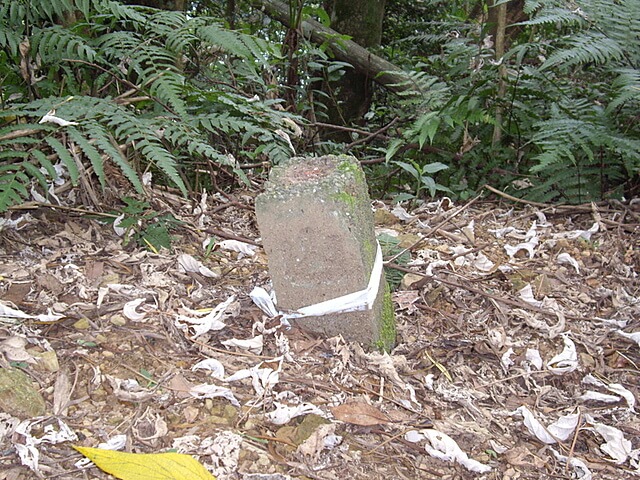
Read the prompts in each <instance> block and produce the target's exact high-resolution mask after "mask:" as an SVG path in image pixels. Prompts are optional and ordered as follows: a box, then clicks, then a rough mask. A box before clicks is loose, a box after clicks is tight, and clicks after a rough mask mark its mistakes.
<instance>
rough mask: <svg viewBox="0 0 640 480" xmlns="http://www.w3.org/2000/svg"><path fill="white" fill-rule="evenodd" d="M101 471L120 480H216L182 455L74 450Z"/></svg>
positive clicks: (84, 448)
mask: <svg viewBox="0 0 640 480" xmlns="http://www.w3.org/2000/svg"><path fill="white" fill-rule="evenodd" d="M73 448H75V449H76V450H77V451H79V452H80V453H81V454H83V455H84V456H85V457H87V458H88V459H89V460H91V461H92V462H93V463H95V464H96V466H98V468H100V469H101V470H104V471H105V472H107V473H110V474H111V475H113V476H114V477H116V478H120V479H122V480H215V478H216V477H214V476H213V475H211V474H210V473H209V472H208V471H207V469H206V468H204V467H203V466H202V465H201V464H200V463H198V461H197V460H196V459H195V458H193V457H192V456H190V455H183V454H182V453H123V452H116V451H113V450H104V449H102V448H90V447H76V446H74V447H73Z"/></svg>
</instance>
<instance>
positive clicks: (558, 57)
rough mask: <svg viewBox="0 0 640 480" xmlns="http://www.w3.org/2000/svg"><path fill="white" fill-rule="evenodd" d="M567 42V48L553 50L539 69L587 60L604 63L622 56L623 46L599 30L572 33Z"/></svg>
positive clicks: (578, 63)
mask: <svg viewBox="0 0 640 480" xmlns="http://www.w3.org/2000/svg"><path fill="white" fill-rule="evenodd" d="M568 43H569V45H570V47H569V48H563V49H561V50H558V51H556V52H554V53H553V54H552V55H550V56H549V58H548V59H547V61H546V62H544V64H543V65H542V67H541V69H548V68H551V67H555V66H558V65H561V66H565V67H571V66H574V65H583V64H585V63H589V62H593V63H596V64H605V63H608V62H615V61H618V60H620V59H621V58H623V57H624V48H623V47H622V46H621V45H620V44H618V42H616V41H615V40H613V39H611V38H609V37H607V36H605V35H604V34H602V33H600V32H582V33H578V34H575V35H572V36H571V38H570V39H569V41H568Z"/></svg>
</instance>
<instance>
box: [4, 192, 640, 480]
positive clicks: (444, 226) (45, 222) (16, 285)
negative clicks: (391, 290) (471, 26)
mask: <svg viewBox="0 0 640 480" xmlns="http://www.w3.org/2000/svg"><path fill="white" fill-rule="evenodd" d="M225 202H226V203H225ZM252 202H253V198H252V194H238V196H237V200H236V201H235V202H228V201H227V200H225V199H223V198H222V197H220V198H214V199H213V200H211V199H210V200H209V205H208V211H202V208H200V210H199V211H196V210H195V209H194V208H193V207H192V206H191V205H189V204H187V203H185V202H184V201H182V200H179V199H176V198H174V197H172V196H168V195H163V194H158V195H157V197H156V198H155V199H154V200H153V202H152V205H153V207H152V210H153V211H155V212H158V211H162V212H165V213H171V214H172V215H174V216H175V217H176V218H177V219H179V220H182V221H184V222H185V223H184V224H183V225H182V226H181V227H180V228H179V229H178V230H176V231H173V232H172V235H173V242H172V250H171V251H164V250H163V251H160V252H152V251H150V250H149V249H148V248H145V247H144V246H140V245H137V244H136V242H135V241H134V240H133V239H131V240H130V241H128V242H127V241H125V240H123V238H122V237H119V236H117V235H116V234H115V232H114V229H113V228H112V226H111V225H110V224H107V223H104V222H103V219H102V218H100V217H90V216H88V215H86V214H85V213H84V212H82V211H80V210H73V209H71V210H67V209H61V208H51V207H44V206H34V207H33V208H31V209H16V210H13V211H11V212H10V214H9V215H7V218H11V219H12V220H17V219H21V220H20V222H19V223H18V225H15V226H11V225H5V226H4V227H2V228H1V229H0V304H2V305H4V306H8V307H11V308H14V309H19V310H20V311H22V312H25V313H28V314H32V315H38V314H46V313H47V311H48V310H50V311H51V312H54V313H56V312H57V313H61V314H63V315H62V316H60V318H58V319H56V320H54V321H42V320H51V319H43V318H40V319H34V318H30V319H16V318H15V317H12V316H11V315H7V316H5V317H0V342H3V343H2V351H3V352H4V359H3V366H4V367H8V366H9V364H12V365H13V366H15V367H17V368H20V369H21V370H23V371H24V372H26V373H27V374H28V376H29V377H30V378H31V380H32V381H33V382H34V385H35V386H36V387H37V390H38V391H39V392H40V393H41V395H42V396H43V397H44V399H45V402H46V409H45V412H44V413H43V415H42V416H39V417H36V418H31V417H28V416H25V415H22V418H19V419H16V417H12V416H10V415H8V414H7V413H3V414H0V415H2V417H1V419H2V421H1V422H0V452H1V454H0V472H2V473H0V479H12V480H18V479H27V478H36V477H37V476H40V477H42V478H48V479H53V478H55V479H87V478H92V479H103V478H113V477H111V476H109V475H108V474H106V473H103V472H102V471H100V470H99V469H97V468H95V467H93V466H88V467H79V466H77V463H76V462H78V461H79V460H80V459H81V458H82V456H81V455H80V454H79V453H77V452H76V451H75V450H73V448H72V445H82V446H90V447H96V446H98V445H99V444H101V443H102V442H107V441H108V440H110V439H113V438H114V437H115V436H116V435H125V436H126V437H119V438H123V439H124V446H123V448H122V450H123V451H128V452H135V453H157V452H164V451H167V450H170V449H177V451H180V452H183V453H188V454H191V455H193V456H195V457H196V458H197V459H198V460H199V461H200V462H201V463H202V464H204V465H205V466H207V467H208V468H209V469H210V471H212V472H213V473H214V474H215V475H216V476H217V478H218V479H221V480H223V479H257V478H260V479H265V480H266V479H271V480H276V479H286V478H312V479H346V478H349V479H365V478H367V479H368V478H381V479H382V478H384V479H403V478H407V479H417V478H424V479H431V478H442V479H466V478H469V479H471V478H487V479H490V478H500V479H539V478H589V477H588V476H587V475H586V471H585V469H584V468H585V467H586V468H588V470H589V471H590V472H591V473H592V474H593V477H594V478H601V479H611V480H614V479H615V480H618V479H621V478H630V477H632V476H638V475H640V470H639V464H640V458H639V457H640V450H639V449H640V418H639V417H638V414H637V413H636V409H637V408H634V405H633V403H634V401H635V400H634V399H635V398H638V394H639V393H640V387H639V383H640V382H639V378H640V369H639V367H640V343H639V342H640V340H639V339H638V335H640V334H638V333H637V332H639V331H640V277H639V272H640V235H639V234H640V215H639V214H638V212H634V211H633V210H632V209H631V208H630V207H627V206H625V205H622V204H617V205H609V206H600V207H595V206H594V207H593V208H592V207H590V206H587V207H570V208H569V207H567V208H564V209H563V208H552V207H548V208H543V207H542V206H535V207H534V206H531V205H527V206H522V205H520V206H518V205H514V204H510V203H508V202H505V203H502V202H498V201H494V202H489V201H483V202H481V201H478V202H475V203H469V204H467V205H463V204H457V205H454V204H452V203H451V202H448V201H442V202H434V203H433V204H428V205H424V206H423V207H421V208H420V209H417V210H414V211H412V212H410V213H411V214H412V217H411V218H407V219H404V220H400V219H398V218H397V216H394V215H393V214H391V212H390V211H389V207H388V206H383V205H382V204H377V205H376V207H377V208H378V209H379V212H378V213H377V214H376V218H377V220H378V222H379V225H378V227H379V228H380V229H385V231H387V233H394V234H397V235H399V237H398V239H399V241H400V242H401V245H402V246H406V247H412V248H411V252H412V257H411V263H410V264H405V265H402V266H401V267H402V269H403V271H402V273H403V274H404V273H407V272H408V271H413V272H415V273H414V274H407V275H406V276H405V277H404V280H403V284H402V285H401V286H400V288H398V289H397V290H396V292H395V294H394V300H395V307H396V316H397V326H398V339H397V346H396V348H395V349H394V350H393V352H391V355H382V354H379V353H377V352H367V351H365V350H363V349H362V348H360V347H359V346H358V345H354V344H347V343H345V342H344V341H342V340H341V339H340V338H328V339H327V338H311V337H309V336H308V335H306V334H305V333H304V332H302V331H299V330H297V329H290V330H286V329H285V328H284V327H281V326H280V324H279V322H278V321H277V320H273V319H268V318H267V317H266V316H265V314H264V313H263V312H262V311H261V310H260V309H259V308H258V307H257V306H256V305H254V303H253V302H252V300H251V299H250V297H249V293H250V292H251V291H252V289H253V288H254V287H255V286H262V287H267V286H268V282H269V277H268V272H267V262H266V258H265V256H264V253H263V252H262V250H261V249H260V248H257V249H256V251H255V255H249V254H248V253H249V252H248V251H247V253H246V254H241V253H238V252H236V251H233V250H229V249H225V248H224V247H227V248H233V244H231V245H228V244H222V245H221V246H219V247H216V248H214V249H213V251H212V252H211V253H210V254H209V255H206V252H205V250H204V249H203V247H202V242H203V240H205V239H206V238H207V237H210V236H211V233H212V232H216V233H217V234H218V235H217V239H218V240H224V239H225V238H224V237H226V238H231V239H235V240H238V239H249V240H251V241H252V242H253V243H259V242H258V239H259V233H258V232H257V230H256V228H255V223H254V218H253V213H252ZM243 206H244V207H245V208H243ZM472 222H473V224H472ZM534 222H535V226H534V227H533V228H532V226H533V225H534ZM594 225H595V227H594ZM508 227H513V230H502V229H506V228H508ZM590 229H591V230H590ZM389 230H391V231H392V232H389ZM578 231H582V232H583V234H582V235H581V236H580V234H579V233H575V232H578ZM588 231H590V232H591V233H590V234H589V233H586V232H588ZM421 238H422V240H420V239H421ZM534 238H535V240H534ZM418 241H420V243H417V242H418ZM141 243H143V241H142V242H141ZM518 244H525V246H523V247H521V248H519V249H517V250H516V251H515V252H510V253H511V254H512V255H509V252H508V251H507V250H506V249H505V245H508V246H517V245H518ZM182 254H189V255H192V256H193V258H195V260H196V261H200V262H201V265H202V266H205V267H207V268H208V269H209V270H206V269H202V270H200V271H199V272H185V271H181V269H180V267H179V264H180V263H181V261H182V262H184V257H180V255H182ZM480 254H482V255H480ZM181 259H182V260H181ZM573 262H575V263H573ZM210 272H211V273H210ZM212 274H213V275H215V276H210V275H212ZM425 275H426V276H425ZM528 287H530V293H531V295H532V297H527V296H526V292H527V288H528ZM523 289H524V290H523ZM345 293H347V292H345ZM232 296H233V297H234V299H232V300H230V301H229V303H228V305H227V306H226V309H224V311H222V312H220V315H219V318H218V319H217V320H218V322H222V323H223V324H224V325H223V326H222V327H220V324H219V323H218V324H215V322H214V324H215V325H217V327H215V328H218V327H219V329H218V330H213V329H211V330H208V331H204V330H206V329H203V333H201V334H200V335H199V336H197V337H195V332H196V330H195V328H197V324H189V323H188V321H187V320H186V318H190V319H195V318H199V317H198V312H196V311H195V310H199V311H200V312H201V313H209V311H210V310H207V309H213V308H215V307H216V306H218V305H220V304H221V303H222V302H225V301H227V300H228V299H229V298H230V297H232ZM133 300H138V301H137V303H135V304H131V303H129V302H131V301H133ZM536 302H537V303H536ZM200 318H201V316H200ZM620 332H622V333H620ZM634 332H635V335H636V337H625V336H624V335H623V334H624V333H626V334H633V333H634ZM260 335H262V338H261V340H262V342H261V341H260V337H259V336H260ZM16 338H22V339H25V340H26V342H24V345H23V346H22V347H16V344H15V343H11V341H14V342H15V341H16V340H15V339H16ZM234 339H236V340H247V339H253V341H252V342H251V343H248V344H245V343H243V342H235V341H234ZM229 340H232V341H231V342H227V344H223V342H225V341H229ZM7 342H8V343H7ZM19 343H20V342H18V344H19ZM235 344H237V345H238V346H233V345H235ZM571 344H573V345H574V346H575V350H576V355H575V357H572V355H571ZM7 345H12V348H8V347H7ZM563 351H564V352H565V353H566V354H567V356H566V358H563V359H559V360H558V359H556V360H553V358H554V357H555V356H556V355H558V354H561V352H563ZM47 352H49V353H47ZM535 352H538V355H539V356H536V353H535ZM43 358H44V359H46V360H43ZM204 359H216V360H218V361H219V362H220V364H221V365H222V366H223V367H224V374H222V375H221V376H222V378H223V379H227V378H228V377H229V376H231V375H233V374H234V373H237V372H242V371H243V370H245V369H247V370H249V372H248V373H247V378H244V379H238V380H232V381H224V380H221V379H219V378H215V377H216V374H215V373H212V372H211V371H209V370H207V369H206V368H197V369H193V367H194V365H196V364H197V363H198V362H200V361H202V360H204ZM539 362H541V363H539ZM216 365H218V364H216ZM258 366H259V369H258V368H254V367H258ZM251 369H253V370H251ZM276 372H278V373H277V374H276ZM252 374H253V377H252V376H251V375H252ZM261 374H265V375H266V376H261ZM218 376H220V375H218ZM585 378H586V381H585ZM591 379H593V380H591ZM589 381H591V383H588V382H589ZM598 382H599V383H598ZM211 385H216V386H218V387H224V388H222V389H219V390H213V389H212V388H209V387H210V386H211ZM198 386H200V387H198ZM225 389H228V390H225ZM214 391H215V392H217V393H215V394H213V393H212V392H214ZM588 391H592V392H597V393H598V394H599V395H593V394H588V393H587V392H588ZM601 394H606V395H608V396H609V397H604V396H602V395H601ZM215 395H218V396H215ZM616 398H617V400H616ZM14 401H15V402H19V401H20V400H19V399H15V400H14ZM278 404H282V405H284V406H288V407H292V408H293V407H300V405H302V404H307V405H306V410H304V411H303V414H301V415H300V416H297V417H295V418H293V419H291V420H290V421H288V422H286V423H285V424H283V425H277V424H274V423H273V421H272V420H274V419H277V415H275V414H274V413H273V412H275V411H277V405H278ZM13 406H14V407H15V406H16V405H13ZM523 406H524V407H526V408H527V409H528V410H529V411H530V412H531V413H532V415H533V417H534V418H535V419H537V420H538V421H539V422H541V424H542V425H544V426H545V427H548V426H549V425H550V424H552V423H553V422H556V421H557V420H558V419H559V418H561V417H565V416H566V418H565V420H567V421H568V422H569V423H571V422H572V421H573V422H575V423H576V424H577V428H572V429H570V430H569V434H568V436H567V437H566V439H564V440H560V441H559V442H556V443H554V444H545V443H544V442H543V441H541V440H540V439H539V438H537V437H536V436H535V435H534V434H533V433H532V432H531V431H530V430H529V429H528V428H527V426H526V425H525V422H524V421H523V414H522V412H523V409H521V407H523ZM517 409H519V411H518V413H516V410H517ZM10 411H12V410H11V409H9V408H7V407H6V403H5V412H10ZM284 412H285V410H281V411H280V413H284ZM304 412H308V413H304ZM572 415H573V416H572ZM285 420H286V419H285ZM19 425H21V427H20V428H18V426H19ZM63 425H66V427H68V429H69V432H68V433H67V434H68V435H69V437H67V438H69V439H67V440H66V441H65V440H64V438H61V441H60V443H55V442H54V441H48V440H46V439H45V440H43V436H44V435H45V434H46V433H48V432H49V430H47V428H46V427H47V426H49V427H50V428H51V429H52V431H53V432H60V431H61V430H64V428H63ZM602 425H605V426H608V427H614V428H615V429H617V430H618V431H619V432H620V433H621V434H622V436H623V439H624V441H618V443H615V441H614V440H611V438H609V439H607V438H605V436H606V434H605V429H604V427H602ZM16 428H18V430H16ZM543 430H544V429H543ZM560 430H562V429H560ZM411 431H415V432H421V433H422V436H421V435H416V434H415V433H408V432H411ZM434 431H438V432H442V433H445V434H446V435H448V436H449V437H451V438H452V439H453V440H454V441H455V442H456V443H457V445H458V446H459V447H460V449H461V450H462V451H463V452H464V453H466V454H467V455H468V457H469V458H470V459H473V460H475V461H476V462H479V463H478V464H482V465H486V466H488V467H490V468H491V469H490V470H489V471H488V472H485V473H479V472H477V471H476V472H474V471H470V470H469V469H468V468H466V467H465V466H463V465H462V464H460V463H454V462H451V461H447V460H442V459H437V458H435V457H434V456H432V455H430V454H429V453H428V452H427V450H426V449H425V445H429V446H430V445H431V444H432V443H433V442H431V443H430V442H429V440H427V438H424V436H428V435H427V433H426V432H434ZM551 431H552V433H553V435H552V436H556V437H557V435H558V434H557V430H553V429H551ZM25 432H27V433H25ZM554 432H555V433H554ZM543 433H544V432H543ZM546 433H547V434H548V433H549V432H548V431H547V432H546ZM612 435H613V434H612ZM74 437H75V439H73V438H74ZM50 438H51V437H50ZM30 439H31V440H30ZM33 439H36V440H38V441H36V442H35V443H32V444H31V445H32V447H31V448H33V449H35V450H37V452H38V453H39V458H38V465H37V468H36V467H33V466H32V467H33V468H34V469H35V471H34V470H32V469H29V468H28V467H26V466H23V465H22V464H21V459H20V456H19V455H18V452H19V450H20V448H21V447H20V446H21V445H26V444H28V443H29V441H32V440H33ZM40 440H41V441H40ZM410 440H417V441H415V442H412V441H410ZM552 441H553V440H552ZM607 441H609V442H613V443H609V444H608V446H603V445H605V444H606V443H607ZM625 441H626V442H630V444H628V443H625ZM434 446H435V447H437V445H434ZM554 450H555V452H557V455H556V454H554V453H553V451H554ZM31 452H32V456H33V450H32V451H31ZM616 455H617V462H618V463H616V461H615V458H614V457H616ZM27 456H28V455H27ZM30 458H32V457H30ZM563 458H564V460H563ZM567 459H568V461H569V465H567ZM575 460H578V461H580V462H582V465H583V467H581V466H580V465H579V464H576V463H575V462H574V461H575ZM478 468H484V467H478ZM258 474H260V475H258ZM159 478H160V477H159ZM162 478H168V477H162Z"/></svg>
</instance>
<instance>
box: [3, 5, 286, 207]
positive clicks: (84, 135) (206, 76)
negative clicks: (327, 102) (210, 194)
mask: <svg viewBox="0 0 640 480" xmlns="http://www.w3.org/2000/svg"><path fill="white" fill-rule="evenodd" d="M274 54H275V51H274V48H273V47H272V46H271V45H270V44H269V43H268V42H267V41H265V40H264V39H262V38H258V37H254V36H251V35H247V34H245V33H242V32H237V31H231V30H227V29H225V28H224V27H222V26H221V25H220V24H219V21H218V20H217V19H214V18H206V17H191V16H187V15H186V14H184V13H181V12H172V11H171V12H170V11H156V10H153V9H150V8H146V7H144V8H143V7H136V6H129V5H122V4H120V3H118V2H114V1H105V0H96V1H86V0H53V1H49V0H48V1H46V2H45V1H30V2H26V3H25V2H24V1H23V0H10V1H8V2H4V4H3V6H2V7H0V79H2V82H3V90H2V92H1V94H0V148H1V149H2V151H1V152H0V158H1V159H2V162H3V165H4V166H3V170H2V175H3V177H2V178H1V179H0V180H1V181H0V185H2V187H1V188H2V193H3V194H2V195H1V196H0V211H4V210H6V208H7V207H8V206H10V205H11V204H14V203H16V202H19V201H22V200H25V199H27V198H28V197H29V193H28V192H29V191H30V189H31V185H30V183H31V179H33V180H35V181H36V182H37V183H38V185H39V191H40V193H41V194H43V193H45V192H47V190H48V189H49V186H50V185H51V184H52V182H54V181H55V180H58V179H59V178H60V177H65V178H66V177H67V176H68V178H69V180H70V181H71V182H72V183H73V184H74V185H76V184H77V183H78V180H79V177H80V175H85V174H88V173H87V172H91V175H93V176H94V177H95V179H96V180H97V181H98V182H99V183H100V185H102V187H105V186H106V184H107V178H106V173H105V171H106V168H105V167H106V164H107V162H109V163H111V164H112V165H114V166H115V167H116V168H118V169H119V170H120V171H121V172H122V174H123V175H124V177H125V178H127V179H128V180H129V182H131V185H132V187H134V188H135V190H136V191H137V192H139V193H144V188H143V186H142V182H141V180H140V174H141V173H142V172H143V171H151V172H153V173H154V174H155V176H154V180H155V181H156V182H157V181H159V182H161V183H164V184H167V185H174V186H176V187H178V188H179V189H180V190H181V191H182V193H184V194H186V193H187V191H188V190H189V189H200V188H210V184H209V183H204V184H196V183H195V182H196V181H197V179H202V178H209V176H208V175H206V176H204V177H203V176H200V177H197V176H196V172H197V170H198V169H199V168H201V167H200V166H205V167H206V169H207V171H208V172H210V173H215V169H218V168H222V169H225V171H226V172H227V173H229V174H233V173H234V172H235V173H236V174H238V178H240V179H244V180H246V177H245V176H244V174H242V173H241V170H240V169H239V162H241V161H242V160H243V159H247V160H250V161H254V160H255V159H256V155H257V154H256V153H255V152H256V151H257V150H260V151H261V152H262V153H261V154H260V155H262V157H263V159H264V160H271V161H273V162H277V161H279V160H280V159H282V158H284V157H286V156H288V155H289V154H290V152H289V149H288V146H287V145H286V144H285V143H284V142H283V141H282V139H281V138H280V137H279V136H278V135H276V134H275V133H274V131H275V130H277V129H279V128H280V129H281V128H283V124H282V122H281V119H282V117H283V116H285V114H283V113H279V112H277V111H275V110H274V109H272V108H270V106H269V103H268V102H267V101H260V100H257V101H250V100H249V99H250V97H251V96H253V95H254V94H255V93H259V94H262V93H264V92H263V91H262V90H263V88H264V82H263V80H262V78H261V70H262V68H263V67H264V65H265V64H266V62H267V59H268V58H269V57H270V56H273V55H274ZM47 114H49V115H51V116H54V123H51V122H48V123H44V124H42V125H40V124H38V122H39V121H41V119H42V117H43V116H45V115H47ZM289 116H290V115H289ZM55 119H59V120H55ZM16 132H17V133H16ZM20 132H22V133H20ZM266 144H268V145H269V147H268V148H265V145H266ZM229 154H232V155H229ZM57 164H60V165H61V166H62V169H60V168H58V169H56V168H54V166H55V165H57ZM82 165H85V166H90V168H88V169H87V168H81V166H82Z"/></svg>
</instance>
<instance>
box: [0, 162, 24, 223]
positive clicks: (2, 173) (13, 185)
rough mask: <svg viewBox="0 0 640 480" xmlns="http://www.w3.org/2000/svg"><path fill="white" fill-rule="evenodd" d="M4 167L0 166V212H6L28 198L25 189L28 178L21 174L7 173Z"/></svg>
mask: <svg viewBox="0 0 640 480" xmlns="http://www.w3.org/2000/svg"><path fill="white" fill-rule="evenodd" d="M6 167H7V166H2V165H0V212H6V211H7V209H8V208H9V207H11V206H13V205H17V204H19V203H20V202H21V201H22V200H23V199H25V198H27V197H28V196H29V192H28V191H27V189H26V185H28V184H29V178H28V177H27V176H26V175H25V174H24V173H22V172H12V173H11V172H7V168H6Z"/></svg>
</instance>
